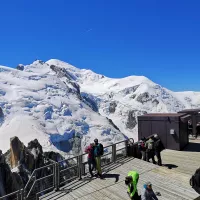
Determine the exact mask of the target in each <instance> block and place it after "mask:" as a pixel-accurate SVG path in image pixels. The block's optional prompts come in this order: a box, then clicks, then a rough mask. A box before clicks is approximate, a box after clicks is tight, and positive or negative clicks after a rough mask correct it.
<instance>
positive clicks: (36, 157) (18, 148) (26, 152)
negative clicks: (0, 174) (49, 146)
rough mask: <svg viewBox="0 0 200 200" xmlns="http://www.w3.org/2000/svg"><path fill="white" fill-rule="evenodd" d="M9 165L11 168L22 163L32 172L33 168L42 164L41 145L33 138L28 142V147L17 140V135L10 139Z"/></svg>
mask: <svg viewBox="0 0 200 200" xmlns="http://www.w3.org/2000/svg"><path fill="white" fill-rule="evenodd" d="M10 152H11V153H10V165H11V168H15V167H17V166H20V165H23V166H25V167H26V169H27V170H28V171H30V172H32V171H33V170H34V169H35V168H37V167H40V166H43V165H44V162H43V158H42V153H43V151H42V147H41V145H40V144H39V142H38V140H37V139H35V140H34V141H31V142H30V143H29V144H28V148H27V147H25V146H24V144H23V143H22V142H21V141H20V140H19V138H18V137H14V138H11V140H10Z"/></svg>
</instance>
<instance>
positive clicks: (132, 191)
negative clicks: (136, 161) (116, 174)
mask: <svg viewBox="0 0 200 200" xmlns="http://www.w3.org/2000/svg"><path fill="white" fill-rule="evenodd" d="M138 180H139V174H138V172H137V171H130V172H129V173H128V176H127V177H126V178H125V184H126V185H127V186H128V191H127V193H128V195H129V197H130V198H131V199H132V200H138V199H139V196H138V191H137V183H138Z"/></svg>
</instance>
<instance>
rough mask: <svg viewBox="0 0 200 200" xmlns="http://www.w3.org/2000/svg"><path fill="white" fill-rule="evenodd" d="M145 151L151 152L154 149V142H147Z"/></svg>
mask: <svg viewBox="0 0 200 200" xmlns="http://www.w3.org/2000/svg"><path fill="white" fill-rule="evenodd" d="M147 149H149V150H153V149H154V141H153V140H150V141H148V143H147Z"/></svg>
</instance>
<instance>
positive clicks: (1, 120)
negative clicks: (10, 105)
mask: <svg viewBox="0 0 200 200" xmlns="http://www.w3.org/2000/svg"><path fill="white" fill-rule="evenodd" d="M3 122H4V114H3V109H2V108H1V107H0V126H1V125H2V124H3Z"/></svg>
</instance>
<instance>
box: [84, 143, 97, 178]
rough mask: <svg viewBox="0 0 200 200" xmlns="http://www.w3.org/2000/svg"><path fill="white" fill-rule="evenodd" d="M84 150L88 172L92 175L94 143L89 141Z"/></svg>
mask: <svg viewBox="0 0 200 200" xmlns="http://www.w3.org/2000/svg"><path fill="white" fill-rule="evenodd" d="M85 152H86V153H88V165H89V172H90V175H91V177H93V176H94V174H93V173H92V171H93V170H94V168H95V166H96V165H95V159H94V143H91V144H90V145H89V146H88V147H86V149H85Z"/></svg>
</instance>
